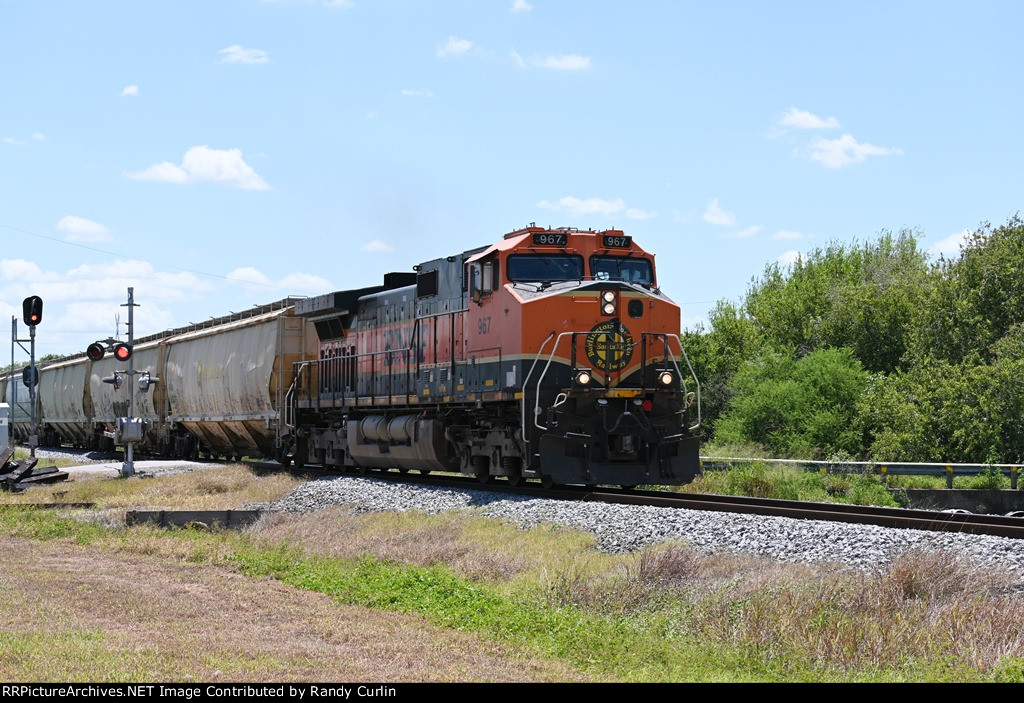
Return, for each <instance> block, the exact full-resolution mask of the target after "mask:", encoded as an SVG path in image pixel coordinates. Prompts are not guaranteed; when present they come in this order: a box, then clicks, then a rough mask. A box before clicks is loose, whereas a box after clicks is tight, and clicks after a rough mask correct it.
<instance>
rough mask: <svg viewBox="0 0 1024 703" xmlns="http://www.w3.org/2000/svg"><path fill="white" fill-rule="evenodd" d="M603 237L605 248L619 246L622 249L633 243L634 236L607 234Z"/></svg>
mask: <svg viewBox="0 0 1024 703" xmlns="http://www.w3.org/2000/svg"><path fill="white" fill-rule="evenodd" d="M602 239H603V242H604V246H605V248H611V247H619V248H622V249H628V248H629V247H630V246H632V245H633V238H632V237H630V236H628V235H624V234H619V235H615V234H606V235H604V237H603V238H602Z"/></svg>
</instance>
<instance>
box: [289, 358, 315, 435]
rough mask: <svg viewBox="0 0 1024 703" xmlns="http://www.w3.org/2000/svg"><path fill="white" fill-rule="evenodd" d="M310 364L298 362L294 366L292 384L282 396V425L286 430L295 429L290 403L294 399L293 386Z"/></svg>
mask: <svg viewBox="0 0 1024 703" xmlns="http://www.w3.org/2000/svg"><path fill="white" fill-rule="evenodd" d="M311 363H313V362H312V361H298V362H296V363H295V364H294V365H295V366H296V369H295V375H294V376H293V377H292V384H291V385H290V386H288V391H287V392H286V393H285V394H284V425H285V427H287V428H288V429H292V430H294V429H295V408H294V407H293V406H292V402H291V399H292V398H294V397H295V385H296V384H297V383H298V382H299V378H300V377H301V376H302V371H303V369H305V368H306V367H307V366H309V365H310V364H311Z"/></svg>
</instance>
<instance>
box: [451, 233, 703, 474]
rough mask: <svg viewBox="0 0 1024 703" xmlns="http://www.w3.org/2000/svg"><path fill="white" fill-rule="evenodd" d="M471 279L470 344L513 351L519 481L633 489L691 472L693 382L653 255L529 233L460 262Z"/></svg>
mask: <svg viewBox="0 0 1024 703" xmlns="http://www.w3.org/2000/svg"><path fill="white" fill-rule="evenodd" d="M467 277H468V278H469V288H470V299H471V300H472V301H473V303H475V305H470V306H469V310H468V313H467V315H468V318H469V320H468V321H469V328H470V329H471V330H475V331H476V332H477V333H478V335H480V336H482V337H483V338H484V339H483V340H479V339H478V340H477V341H476V343H477V344H478V345H479V346H486V347H489V348H492V349H493V348H497V349H501V350H503V353H507V352H508V351H509V350H514V351H515V352H518V353H517V354H514V355H510V356H512V359H510V360H509V361H508V362H507V363H506V365H510V366H512V367H513V369H514V372H513V374H512V375H511V376H510V377H509V378H508V379H507V380H508V385H509V386H514V387H515V389H516V391H517V392H516V397H517V399H518V400H519V405H520V408H519V409H520V430H521V437H522V444H523V459H524V463H523V475H525V476H539V477H541V478H543V479H546V480H548V481H550V482H555V483H584V484H595V483H621V484H629V485H636V484H640V483H686V482H689V481H691V480H693V478H694V477H695V476H696V475H698V474H699V472H700V462H699V458H698V448H699V437H698V435H697V431H698V429H699V426H698V425H699V422H698V421H697V419H696V418H694V417H693V416H694V415H699V383H698V382H697V379H696V378H695V377H693V375H692V371H691V369H690V367H689V363H688V362H687V361H686V358H685V351H684V350H683V348H682V345H681V342H680V338H679V307H678V306H677V305H676V304H675V303H673V302H672V301H671V300H670V299H669V298H668V297H667V296H665V295H664V294H663V293H662V292H661V291H660V289H658V287H657V280H656V277H655V266H654V257H653V255H651V254H648V253H647V252H645V251H643V250H642V249H641V248H640V247H638V246H637V245H635V244H634V243H633V241H632V238H631V237H629V236H627V235H625V234H624V233H623V232H621V231H618V230H606V231H602V232H595V231H593V230H588V231H580V230H576V229H569V228H562V229H558V230H549V229H542V228H538V227H528V228H526V229H524V230H518V231H516V232H512V233H510V234H508V235H506V237H505V239H504V240H503V241H502V242H499V243H498V244H495V245H494V246H492V247H491V248H489V249H487V250H486V251H483V252H480V253H479V254H477V255H476V256H474V257H471V258H470V259H468V262H467ZM513 311H515V312H516V313H517V314H513ZM495 319H498V320H500V321H501V322H500V324H498V325H497V326H495V324H494V320H495ZM474 321H475V323H476V324H474ZM517 361H518V363H517ZM513 379H514V381H513ZM691 388H692V391H691V390H690V389H691ZM691 410H692V412H691Z"/></svg>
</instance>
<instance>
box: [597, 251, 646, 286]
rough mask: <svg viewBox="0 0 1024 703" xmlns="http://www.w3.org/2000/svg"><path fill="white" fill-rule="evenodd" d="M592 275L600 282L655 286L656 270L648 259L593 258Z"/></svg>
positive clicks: (621, 257)
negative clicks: (623, 282) (622, 282)
mask: <svg viewBox="0 0 1024 703" xmlns="http://www.w3.org/2000/svg"><path fill="white" fill-rule="evenodd" d="M590 273H591V275H593V277H594V279H595V280H598V281H625V282H626V283H642V284H643V285H645V286H650V285H654V270H653V269H652V268H651V262H650V261H648V260H647V259H638V258H635V257H628V256H592V257H590Z"/></svg>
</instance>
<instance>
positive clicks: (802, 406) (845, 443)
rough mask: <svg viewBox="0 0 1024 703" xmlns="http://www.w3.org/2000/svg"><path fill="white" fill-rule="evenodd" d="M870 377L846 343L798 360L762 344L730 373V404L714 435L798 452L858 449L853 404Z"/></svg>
mask: <svg viewBox="0 0 1024 703" xmlns="http://www.w3.org/2000/svg"><path fill="white" fill-rule="evenodd" d="M868 378H869V374H868V372H867V371H865V370H864V369H863V367H862V366H861V364H860V362H859V361H858V360H857V359H856V358H855V357H854V355H853V352H852V350H850V349H821V350H818V351H814V352H811V353H810V354H807V355H806V356H804V357H802V358H801V359H799V360H797V359H793V358H792V356H790V355H788V354H785V353H781V352H779V351H771V350H765V351H764V352H763V353H761V354H760V355H759V356H758V357H756V358H755V359H752V360H750V361H747V362H745V363H743V365H742V366H741V368H740V369H739V371H738V372H737V373H736V375H735V377H734V378H733V382H732V391H733V393H734V396H733V398H732V404H731V405H730V407H729V410H728V411H727V412H726V413H725V414H724V415H723V416H722V418H721V419H720V420H719V422H718V425H717V431H718V437H719V439H720V440H722V441H724V442H736V443H747V442H757V443H759V444H762V445H764V446H765V447H768V448H769V449H771V450H772V451H773V452H775V453H777V454H782V455H787V456H798V457H801V458H814V457H817V458H825V457H827V456H829V455H830V454H833V453H835V452H840V451H842V452H847V453H849V454H854V455H856V454H860V453H861V452H862V449H863V437H862V430H861V427H860V426H859V425H858V424H857V421H856V417H857V414H856V408H857V401H858V398H859V397H860V396H861V395H862V394H863V392H864V389H865V387H866V386H867V383H868Z"/></svg>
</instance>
